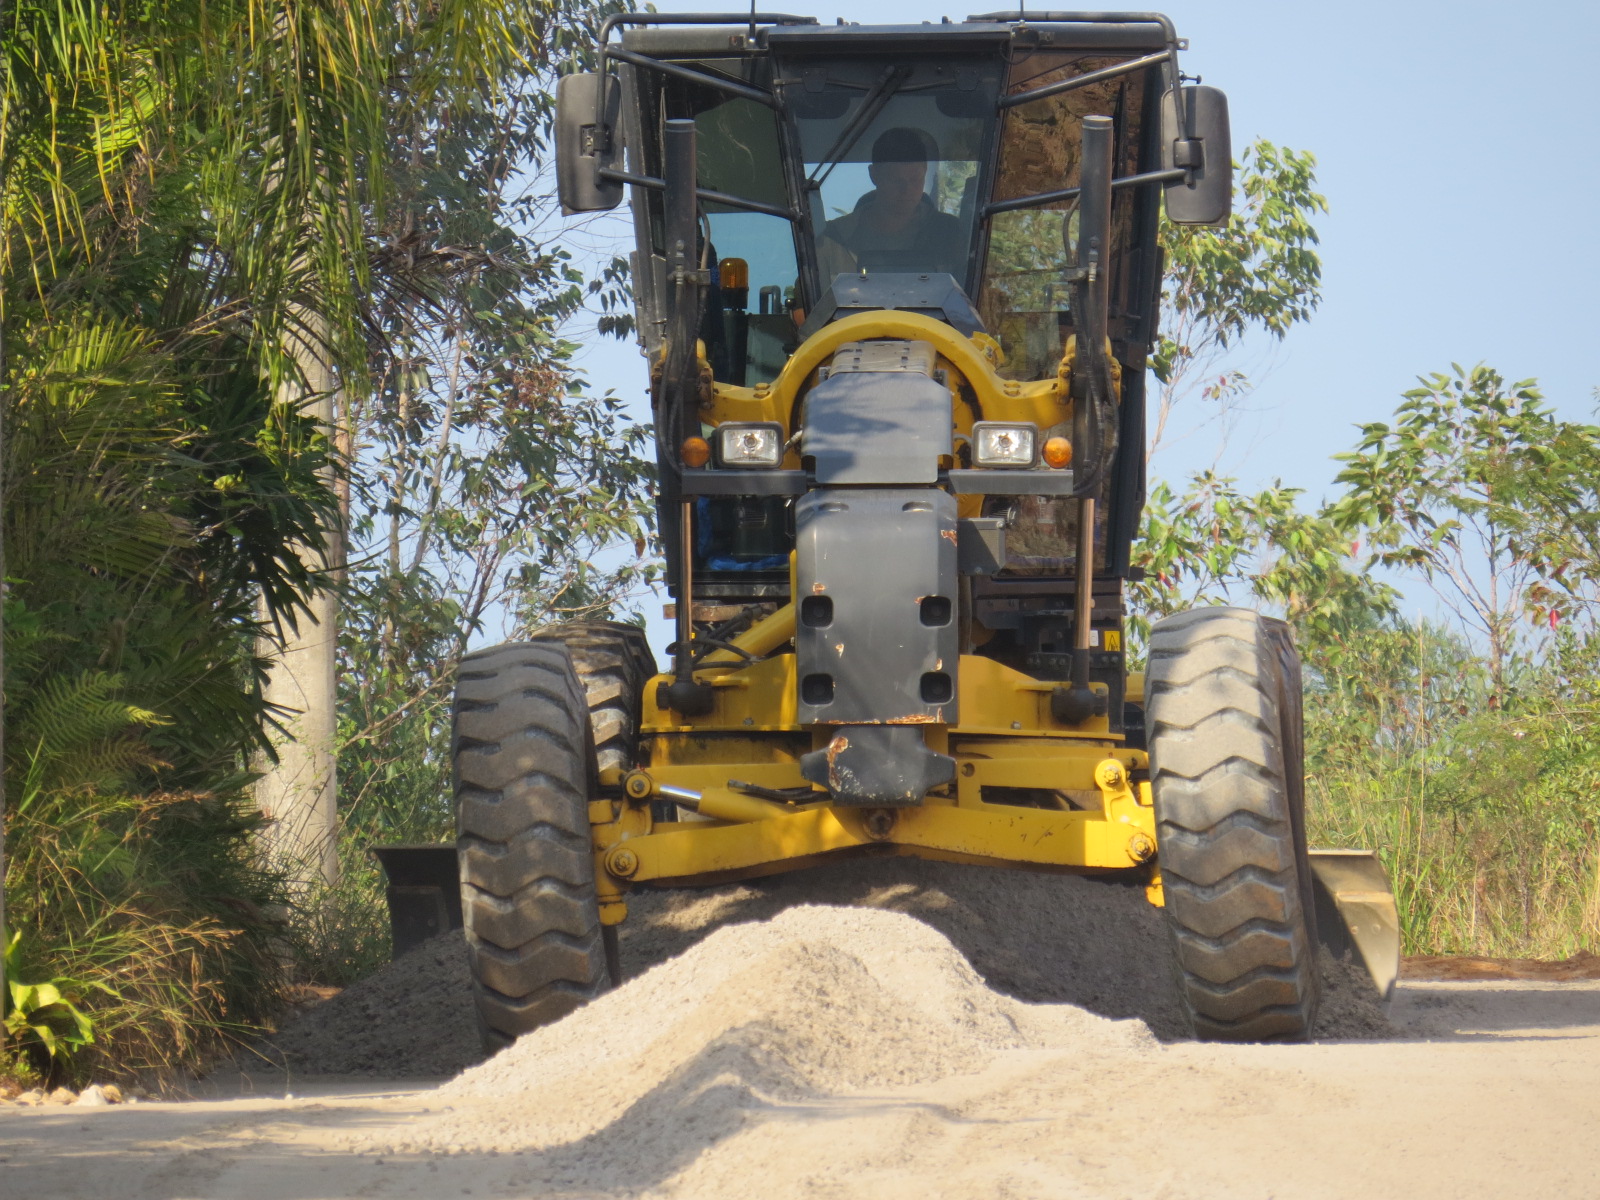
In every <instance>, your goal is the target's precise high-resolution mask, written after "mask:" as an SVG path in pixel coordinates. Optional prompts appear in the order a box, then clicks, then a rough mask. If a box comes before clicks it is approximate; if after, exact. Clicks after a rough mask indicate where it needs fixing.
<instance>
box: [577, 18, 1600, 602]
mask: <svg viewBox="0 0 1600 1200" xmlns="http://www.w3.org/2000/svg"><path fill="white" fill-rule="evenodd" d="M658 7H659V8H660V9H661V10H662V11H691V10H696V9H699V10H704V9H706V8H708V7H711V6H709V5H704V4H701V5H695V4H686V3H682V2H681V0H660V2H659V3H658ZM730 7H731V6H730ZM762 7H763V8H765V7H766V5H763V6H762ZM775 7H780V8H781V10H782V11H788V12H795V13H800V14H810V15H815V16H817V17H819V18H820V19H822V20H824V21H828V22H831V21H832V20H833V19H834V17H835V16H838V15H845V16H847V17H848V18H849V19H850V20H855V21H862V22H873V23H899V22H917V21H923V20H930V19H931V20H934V21H937V20H938V19H939V18H940V17H941V16H950V17H951V18H953V19H959V18H961V17H962V16H965V15H966V14H967V12H968V10H969V7H970V8H971V10H972V11H988V10H989V9H990V8H993V7H998V5H992V4H990V5H986V4H979V5H976V6H968V7H953V6H947V7H943V8H941V7H938V6H937V5H935V6H929V5H928V4H926V3H915V4H913V3H910V2H909V0H863V2H861V3H856V4H852V5H850V6H849V7H848V10H847V11H846V10H845V9H844V7H843V6H818V5H817V4H815V3H812V2H810V0H802V2H799V3H794V4H789V5H784V6H775ZM1041 7H1042V6H1041ZM1165 11H1166V12H1167V13H1168V15H1169V16H1171V17H1172V19H1173V21H1174V23H1175V24H1176V26H1177V28H1178V32H1179V34H1180V35H1181V36H1183V37H1186V38H1188V39H1189V50H1188V52H1187V54H1186V55H1185V56H1184V59H1183V62H1184V69H1185V71H1186V72H1187V73H1189V74H1190V75H1200V76H1202V77H1203V78H1204V80H1205V82H1206V83H1207V84H1211V85H1214V86H1218V87H1221V88H1223V89H1224V90H1225V91H1227V93H1228V96H1229V101H1230V107H1231V112H1232V117H1233V132H1234V145H1235V148H1236V152H1237V149H1239V148H1242V147H1243V146H1245V145H1247V144H1248V143H1249V142H1250V141H1251V140H1252V139H1254V138H1256V137H1265V138H1268V139H1269V140H1271V141H1274V142H1277V143H1278V144H1279V145H1284V146H1291V147H1294V148H1295V149H1297V150H1309V151H1311V152H1312V153H1314V154H1315V155H1316V157H1317V161H1318V168H1317V180H1318V188H1319V190H1320V191H1321V192H1322V193H1323V194H1324V195H1325V196H1327V198H1328V204H1329V208H1330V212H1329V213H1328V214H1327V215H1326V216H1324V217H1322V218H1320V219H1319V221H1318V222H1317V226H1318V230H1319V233H1320V234H1321V237H1322V245H1321V254H1322V260H1323V285H1324V286H1323V304H1322V308H1321V311H1320V312H1318V313H1317V314H1316V316H1315V317H1314V318H1313V319H1312V320H1311V322H1310V323H1309V324H1307V325H1305V326H1303V327H1301V328H1298V329H1296V330H1294V331H1293V332H1292V333H1291V334H1290V335H1289V337H1288V339H1287V340H1286V341H1285V342H1284V343H1283V344H1282V345H1281V346H1270V345H1267V344H1260V345H1256V344H1247V345H1246V346H1245V347H1243V348H1242V350H1241V355H1240V365H1242V366H1244V367H1245V368H1246V369H1247V370H1249V371H1250V373H1251V375H1252V377H1253V378H1254V379H1255V380H1256V381H1257V388H1256V391H1255V393H1254V395H1253V396H1252V397H1251V399H1250V401H1249V404H1248V408H1249V411H1248V412H1246V413H1244V414H1243V415H1241V417H1240V418H1239V419H1238V420H1237V421H1236V422H1235V423H1234V425H1233V427H1232V431H1231V435H1230V437H1229V439H1228V441H1227V442H1226V444H1219V432H1220V431H1219V428H1218V427H1217V426H1215V425H1212V426H1210V427H1208V428H1205V429H1202V430H1199V431H1198V432H1195V433H1193V434H1192V435H1190V436H1188V437H1185V438H1183V439H1182V440H1181V441H1178V442H1176V443H1175V444H1171V445H1170V446H1169V447H1168V448H1167V449H1165V450H1163V451H1162V453H1161V454H1159V455H1158V456H1157V459H1156V462H1155V463H1154V464H1153V470H1154V473H1155V474H1157V475H1161V476H1166V477H1168V478H1177V477H1180V476H1182V475H1184V474H1186V473H1187V472H1188V471H1190V470H1192V469H1194V468H1196V467H1205V466H1210V465H1212V464H1214V463H1215V464H1216V465H1218V466H1219V467H1221V468H1222V469H1224V470H1225V471H1226V472H1227V473H1229V474H1233V475H1236V476H1238V477H1239V478H1240V480H1241V481H1242V482H1243V483H1245V484H1247V485H1252V486H1255V485H1263V484H1266V483H1268V482H1270V481H1271V480H1272V479H1274V478H1281V479H1282V480H1283V481H1284V482H1285V483H1288V484H1291V485H1294V486H1299V487H1303V488H1305V489H1307V491H1308V492H1309V494H1310V495H1309V498H1310V499H1313V500H1314V499H1316V498H1319V497H1320V496H1322V495H1324V494H1325V493H1327V492H1328V491H1329V490H1330V485H1331V482H1332V479H1333V476H1334V474H1335V471H1336V467H1335V465H1334V464H1333V463H1332V462H1331V461H1330V458H1329V456H1330V455H1331V454H1333V453H1335V452H1337V451H1340V450H1344V449H1347V448H1349V447H1350V446H1351V445H1353V443H1354V441H1355V436H1356V431H1355V426H1356V424H1357V423H1359V422H1363V421H1373V420H1382V419H1384V418H1385V417H1386V416H1387V415H1388V414H1389V413H1390V412H1392V411H1393V408H1394V405H1395V403H1396V401H1397V399H1398V397H1399V394H1400V393H1401V392H1402V391H1404V390H1405V389H1406V388H1408V387H1410V386H1412V384H1413V382H1414V379H1415V377H1416V376H1417V375H1419V374H1422V373H1425V372H1431V371H1448V370H1449V364H1450V363H1452V362H1459V363H1461V364H1463V365H1470V364H1472V363H1476V362H1479V361H1483V362H1487V363H1489V364H1490V365H1492V366H1494V367H1496V368H1497V369H1499V370H1500V371H1501V372H1502V373H1503V374H1504V375H1506V376H1507V377H1508V378H1509V379H1513V380H1515V379H1522V378H1527V377H1536V378H1538V380H1539V382H1540V385H1541V387H1542V389H1543V391H1544V393H1545V396H1546V397H1547V398H1548V399H1549V400H1550V401H1551V402H1552V403H1553V404H1555V406H1556V407H1557V409H1558V410H1559V411H1560V412H1561V413H1562V414H1563V415H1564V416H1566V417H1567V418H1569V419H1576V420H1587V419H1589V418H1590V417H1591V416H1592V415H1593V411H1594V404H1595V401H1594V396H1593V391H1594V389H1595V388H1596V387H1597V386H1600V330H1597V329H1596V317H1597V311H1600V305H1596V303H1595V302H1594V299H1593V297H1594V295H1595V292H1596V290H1597V289H1600V234H1597V220H1596V216H1595V214H1594V213H1593V211H1592V210H1593V209H1594V207H1595V206H1596V205H1597V204H1600V147H1597V146H1596V145H1595V143H1596V141H1597V139H1596V137H1595V134H1594V131H1595V129H1596V127H1597V126H1596V115H1597V108H1600V104H1597V101H1600V84H1597V83H1596V81H1595V80H1596V76H1595V67H1594V60H1593V55H1594V46H1595V44H1596V42H1597V41H1600V5H1597V4H1593V3H1587V4H1585V3H1564V2H1556V3H1548V4H1545V5H1542V6H1538V7H1537V8H1534V7H1533V6H1529V8H1527V9H1523V10H1520V11H1519V10H1518V9H1517V8H1516V7H1514V6H1508V5H1504V4H1498V5H1490V4H1486V3H1475V2H1467V3H1463V2H1460V0H1457V2H1454V3H1416V2H1409V0H1398V2H1396V3H1390V4H1384V5H1378V4H1360V3H1343V4H1339V5H1332V4H1304V3H1290V2H1282V0H1280V2H1278V3H1268V2H1265V0H1204V2H1195V3H1186V4H1177V3H1174V4H1172V5H1170V6H1168V7H1167V8H1166V9H1165ZM1521 12H1540V13H1542V14H1543V16H1542V17H1538V18H1533V17H1526V16H1523V15H1520V13H1521ZM585 366H586V368H587V370H588V371H589V374H590V377H591V380H592V381H593V382H594V383H595V384H596V385H598V386H601V387H612V388H615V389H616V390H617V391H618V393H619V394H623V395H628V396H640V397H642V396H643V395H644V366H643V361H642V359H640V358H639V357H638V356H637V354H636V352H635V351H634V349H633V347H632V346H631V345H630V346H625V345H621V344H618V343H614V342H612V343H607V344H605V345H603V346H598V347H596V348H595V350H594V351H593V352H592V353H590V354H588V355H586V356H585ZM1199 407H1200V402H1198V401H1196V402H1193V408H1194V411H1196V412H1198V410H1199ZM651 608H652V610H653V613H654V612H658V611H659V609H655V608H654V606H651ZM653 613H652V615H653Z"/></svg>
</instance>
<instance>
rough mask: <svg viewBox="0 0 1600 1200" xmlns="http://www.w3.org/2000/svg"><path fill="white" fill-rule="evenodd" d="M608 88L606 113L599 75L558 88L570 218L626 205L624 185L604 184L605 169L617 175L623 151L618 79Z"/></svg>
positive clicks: (562, 178) (559, 159) (560, 184)
mask: <svg viewBox="0 0 1600 1200" xmlns="http://www.w3.org/2000/svg"><path fill="white" fill-rule="evenodd" d="M606 82H607V84H608V86H606V88H605V91H606V107H605V111H604V112H601V111H600V90H601V85H602V79H601V77H600V76H599V75H597V74H595V73H594V72H592V71H585V72H583V73H582V74H578V75H563V76H562V77H561V78H560V79H559V80H558V81H557V82H556V193H557V195H559V196H560V198H561V211H562V212H564V213H566V214H567V215H568V216H570V215H572V214H573V213H586V212H604V211H606V210H607V209H612V208H615V207H616V206H617V205H619V204H621V203H622V184H621V183H619V182H618V181H616V180H614V179H602V178H600V169H601V168H602V167H605V168H613V169H614V167H615V165H616V161H617V153H618V150H619V147H618V145H617V136H616V128H617V108H618V92H619V88H618V87H617V82H616V80H614V79H613V80H609V81H606Z"/></svg>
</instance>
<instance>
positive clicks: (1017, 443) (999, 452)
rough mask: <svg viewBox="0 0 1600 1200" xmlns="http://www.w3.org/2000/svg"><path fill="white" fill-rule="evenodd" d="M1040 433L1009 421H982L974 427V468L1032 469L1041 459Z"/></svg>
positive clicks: (1031, 427)
mask: <svg viewBox="0 0 1600 1200" xmlns="http://www.w3.org/2000/svg"><path fill="white" fill-rule="evenodd" d="M1038 445H1039V430H1038V429H1037V428H1036V427H1035V426H1033V425H1019V424H1012V423H1011V422H1008V421H978V422H976V423H974V424H973V426H972V465H973V466H975V467H1031V466H1033V464H1034V461H1035V459H1037V458H1038Z"/></svg>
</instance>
